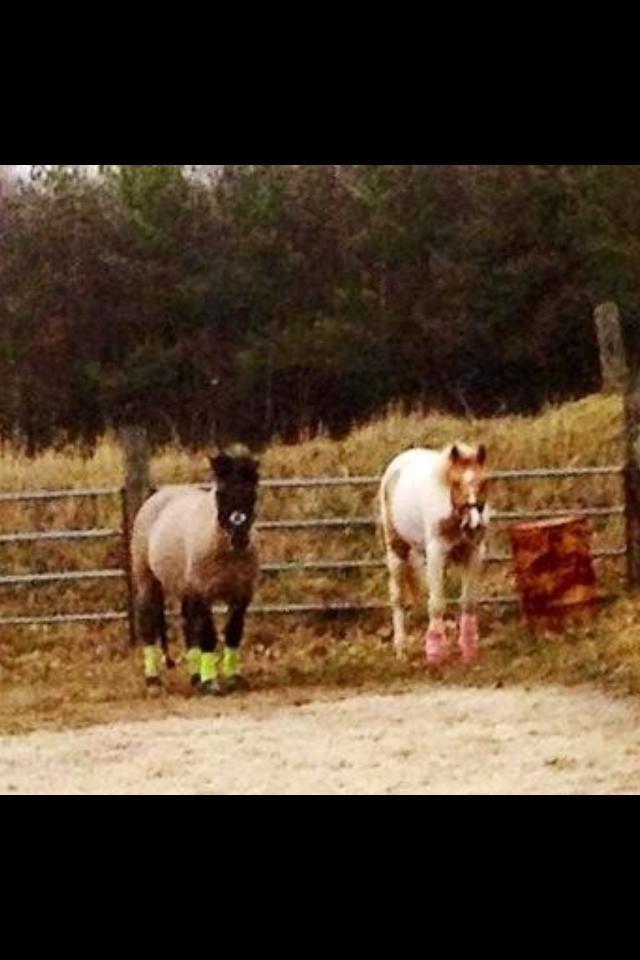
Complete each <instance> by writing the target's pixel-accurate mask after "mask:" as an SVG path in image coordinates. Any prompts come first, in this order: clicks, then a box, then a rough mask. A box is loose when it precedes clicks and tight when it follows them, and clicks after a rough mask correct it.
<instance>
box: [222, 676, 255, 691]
mask: <svg viewBox="0 0 640 960" xmlns="http://www.w3.org/2000/svg"><path fill="white" fill-rule="evenodd" d="M224 689H225V692H226V693H244V692H245V691H247V690H249V689H250V688H249V683H248V681H247V680H245V678H244V677H242V676H236V677H227V679H226V680H225V681H224Z"/></svg>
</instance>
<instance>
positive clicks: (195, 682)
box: [190, 673, 200, 690]
mask: <svg viewBox="0 0 640 960" xmlns="http://www.w3.org/2000/svg"><path fill="white" fill-rule="evenodd" d="M190 682H191V686H192V687H193V689H194V690H197V689H198V687H199V686H200V677H199V676H198V674H197V673H194V675H193V676H192V677H191V681H190Z"/></svg>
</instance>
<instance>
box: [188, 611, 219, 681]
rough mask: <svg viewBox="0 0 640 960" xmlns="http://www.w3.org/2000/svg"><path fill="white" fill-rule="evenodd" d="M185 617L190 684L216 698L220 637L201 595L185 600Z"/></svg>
mask: <svg viewBox="0 0 640 960" xmlns="http://www.w3.org/2000/svg"><path fill="white" fill-rule="evenodd" d="M182 617H183V621H184V633H185V640H186V643H187V651H188V652H187V662H188V665H189V670H190V673H191V682H192V684H193V685H194V686H195V685H196V684H199V686H200V689H201V691H202V693H208V694H214V695H217V694H219V693H220V692H221V689H220V684H219V680H218V658H217V656H216V647H217V645H218V637H217V634H216V628H215V624H214V622H213V614H212V612H211V605H210V604H209V603H208V602H207V600H206V599H205V598H204V597H201V596H188V597H185V598H184V599H183V601H182Z"/></svg>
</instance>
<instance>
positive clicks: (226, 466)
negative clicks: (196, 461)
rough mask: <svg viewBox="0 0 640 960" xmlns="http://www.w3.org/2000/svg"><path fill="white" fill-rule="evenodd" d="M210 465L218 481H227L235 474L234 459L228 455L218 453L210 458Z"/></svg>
mask: <svg viewBox="0 0 640 960" xmlns="http://www.w3.org/2000/svg"><path fill="white" fill-rule="evenodd" d="M209 463H210V464H211V469H212V470H213V475H214V477H216V479H217V480H226V479H227V477H229V476H230V475H231V474H232V473H233V457H230V456H229V455H228V454H226V453H216V454H215V455H214V456H211V457H209Z"/></svg>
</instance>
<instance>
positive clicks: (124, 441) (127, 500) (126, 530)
mask: <svg viewBox="0 0 640 960" xmlns="http://www.w3.org/2000/svg"><path fill="white" fill-rule="evenodd" d="M119 437H120V447H121V450H122V459H123V466H124V486H123V489H122V528H123V538H124V544H125V564H126V573H127V592H128V613H129V641H130V643H131V645H132V646H134V645H135V644H136V642H137V639H138V630H137V622H136V611H135V595H134V587H133V573H132V569H131V531H132V527H133V521H134V519H135V517H136V514H137V513H138V510H139V509H140V507H141V506H142V504H143V503H144V501H145V500H146V499H147V497H148V496H149V493H150V492H151V480H150V463H151V453H150V447H149V439H148V437H147V431H146V429H145V428H144V427H140V426H124V427H121V428H120V432H119Z"/></svg>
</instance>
